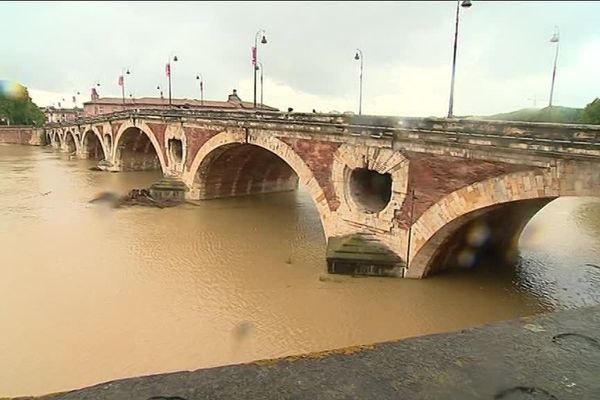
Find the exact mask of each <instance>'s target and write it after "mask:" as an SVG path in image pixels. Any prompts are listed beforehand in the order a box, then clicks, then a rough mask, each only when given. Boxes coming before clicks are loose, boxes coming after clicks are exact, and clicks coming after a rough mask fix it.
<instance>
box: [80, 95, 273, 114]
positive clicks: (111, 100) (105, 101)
mask: <svg viewBox="0 0 600 400" xmlns="http://www.w3.org/2000/svg"><path fill="white" fill-rule="evenodd" d="M171 104H172V105H174V106H178V107H189V108H226V109H240V108H242V109H253V108H254V103H251V102H248V101H242V102H238V101H215V100H204V102H201V101H200V100H198V99H171ZM84 105H115V106H121V105H123V99H122V98H118V97H101V98H99V99H97V100H92V101H87V102H85V103H84ZM125 105H126V106H136V107H144V106H168V105H169V99H166V98H164V99H161V98H158V97H141V98H138V99H131V98H129V99H125ZM257 107H259V108H261V107H260V106H259V105H257ZM262 109H266V110H271V111H278V110H277V109H276V108H274V107H270V106H267V105H264V106H263V107H262Z"/></svg>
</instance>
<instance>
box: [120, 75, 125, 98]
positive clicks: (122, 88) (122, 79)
mask: <svg viewBox="0 0 600 400" xmlns="http://www.w3.org/2000/svg"><path fill="white" fill-rule="evenodd" d="M121 98H122V100H123V104H125V68H123V69H122V70H121Z"/></svg>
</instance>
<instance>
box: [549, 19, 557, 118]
mask: <svg viewBox="0 0 600 400" xmlns="http://www.w3.org/2000/svg"><path fill="white" fill-rule="evenodd" d="M554 29H555V30H554V34H553V35H552V38H551V39H550V43H556V52H555V53H554V68H552V83H551V85H550V101H549V102H548V107H552V96H553V95H554V79H555V78H556V62H557V61H558V43H559V42H560V31H559V30H558V26H555V27H554Z"/></svg>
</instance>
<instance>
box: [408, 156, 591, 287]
mask: <svg viewBox="0 0 600 400" xmlns="http://www.w3.org/2000/svg"><path fill="white" fill-rule="evenodd" d="M594 174H595V177H594V178H590V170H586V169H585V168H584V169H581V170H580V171H574V172H573V173H571V174H565V173H564V171H562V170H561V168H557V167H552V168H548V169H540V170H535V171H524V172H515V173H510V174H506V175H503V176H500V177H496V178H491V179H487V180H484V181H480V182H476V183H474V184H472V185H469V186H467V187H464V188H461V189H459V190H457V191H455V192H453V193H451V194H450V195H447V196H445V197H444V198H442V199H441V200H440V201H438V202H437V203H436V204H434V205H433V206H431V207H429V208H428V209H427V210H426V211H425V212H424V213H423V214H422V215H421V216H420V217H419V219H418V220H417V221H416V222H415V224H414V225H413V227H412V240H413V242H412V245H411V254H414V256H413V257H412V258H411V259H410V263H409V268H408V270H407V271H406V274H405V276H406V277H410V278H423V277H425V276H427V275H430V274H432V273H435V272H438V271H439V270H441V269H443V268H444V267H445V266H447V265H448V264H452V265H456V266H462V267H471V266H473V265H474V264H476V262H477V260H478V259H479V258H480V257H481V256H484V255H488V256H489V255H493V256H494V257H505V258H506V261H509V260H511V261H512V260H514V257H515V256H516V255H517V250H518V247H517V246H518V241H519V238H520V236H521V233H522V231H523V229H524V228H525V226H526V225H527V223H528V222H529V220H530V219H531V218H532V217H533V216H534V215H535V214H536V213H537V212H538V211H540V210H541V209H542V208H543V207H544V206H546V205H547V204H548V203H549V202H551V201H552V200H554V199H556V198H558V197H561V196H590V195H591V196H600V187H598V185H597V184H592V183H593V181H598V180H599V177H598V175H599V173H598V172H594ZM575 182H587V183H588V185H587V186H585V185H578V184H576V183H575Z"/></svg>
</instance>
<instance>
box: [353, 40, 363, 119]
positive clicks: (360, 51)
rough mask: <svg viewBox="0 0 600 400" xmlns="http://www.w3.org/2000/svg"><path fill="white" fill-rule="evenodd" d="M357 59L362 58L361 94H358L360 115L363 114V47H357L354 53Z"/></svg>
mask: <svg viewBox="0 0 600 400" xmlns="http://www.w3.org/2000/svg"><path fill="white" fill-rule="evenodd" d="M354 59H355V60H360V77H359V80H360V94H359V96H358V115H361V114H362V91H363V59H364V57H363V52H362V50H361V49H356V54H355V55H354Z"/></svg>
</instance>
